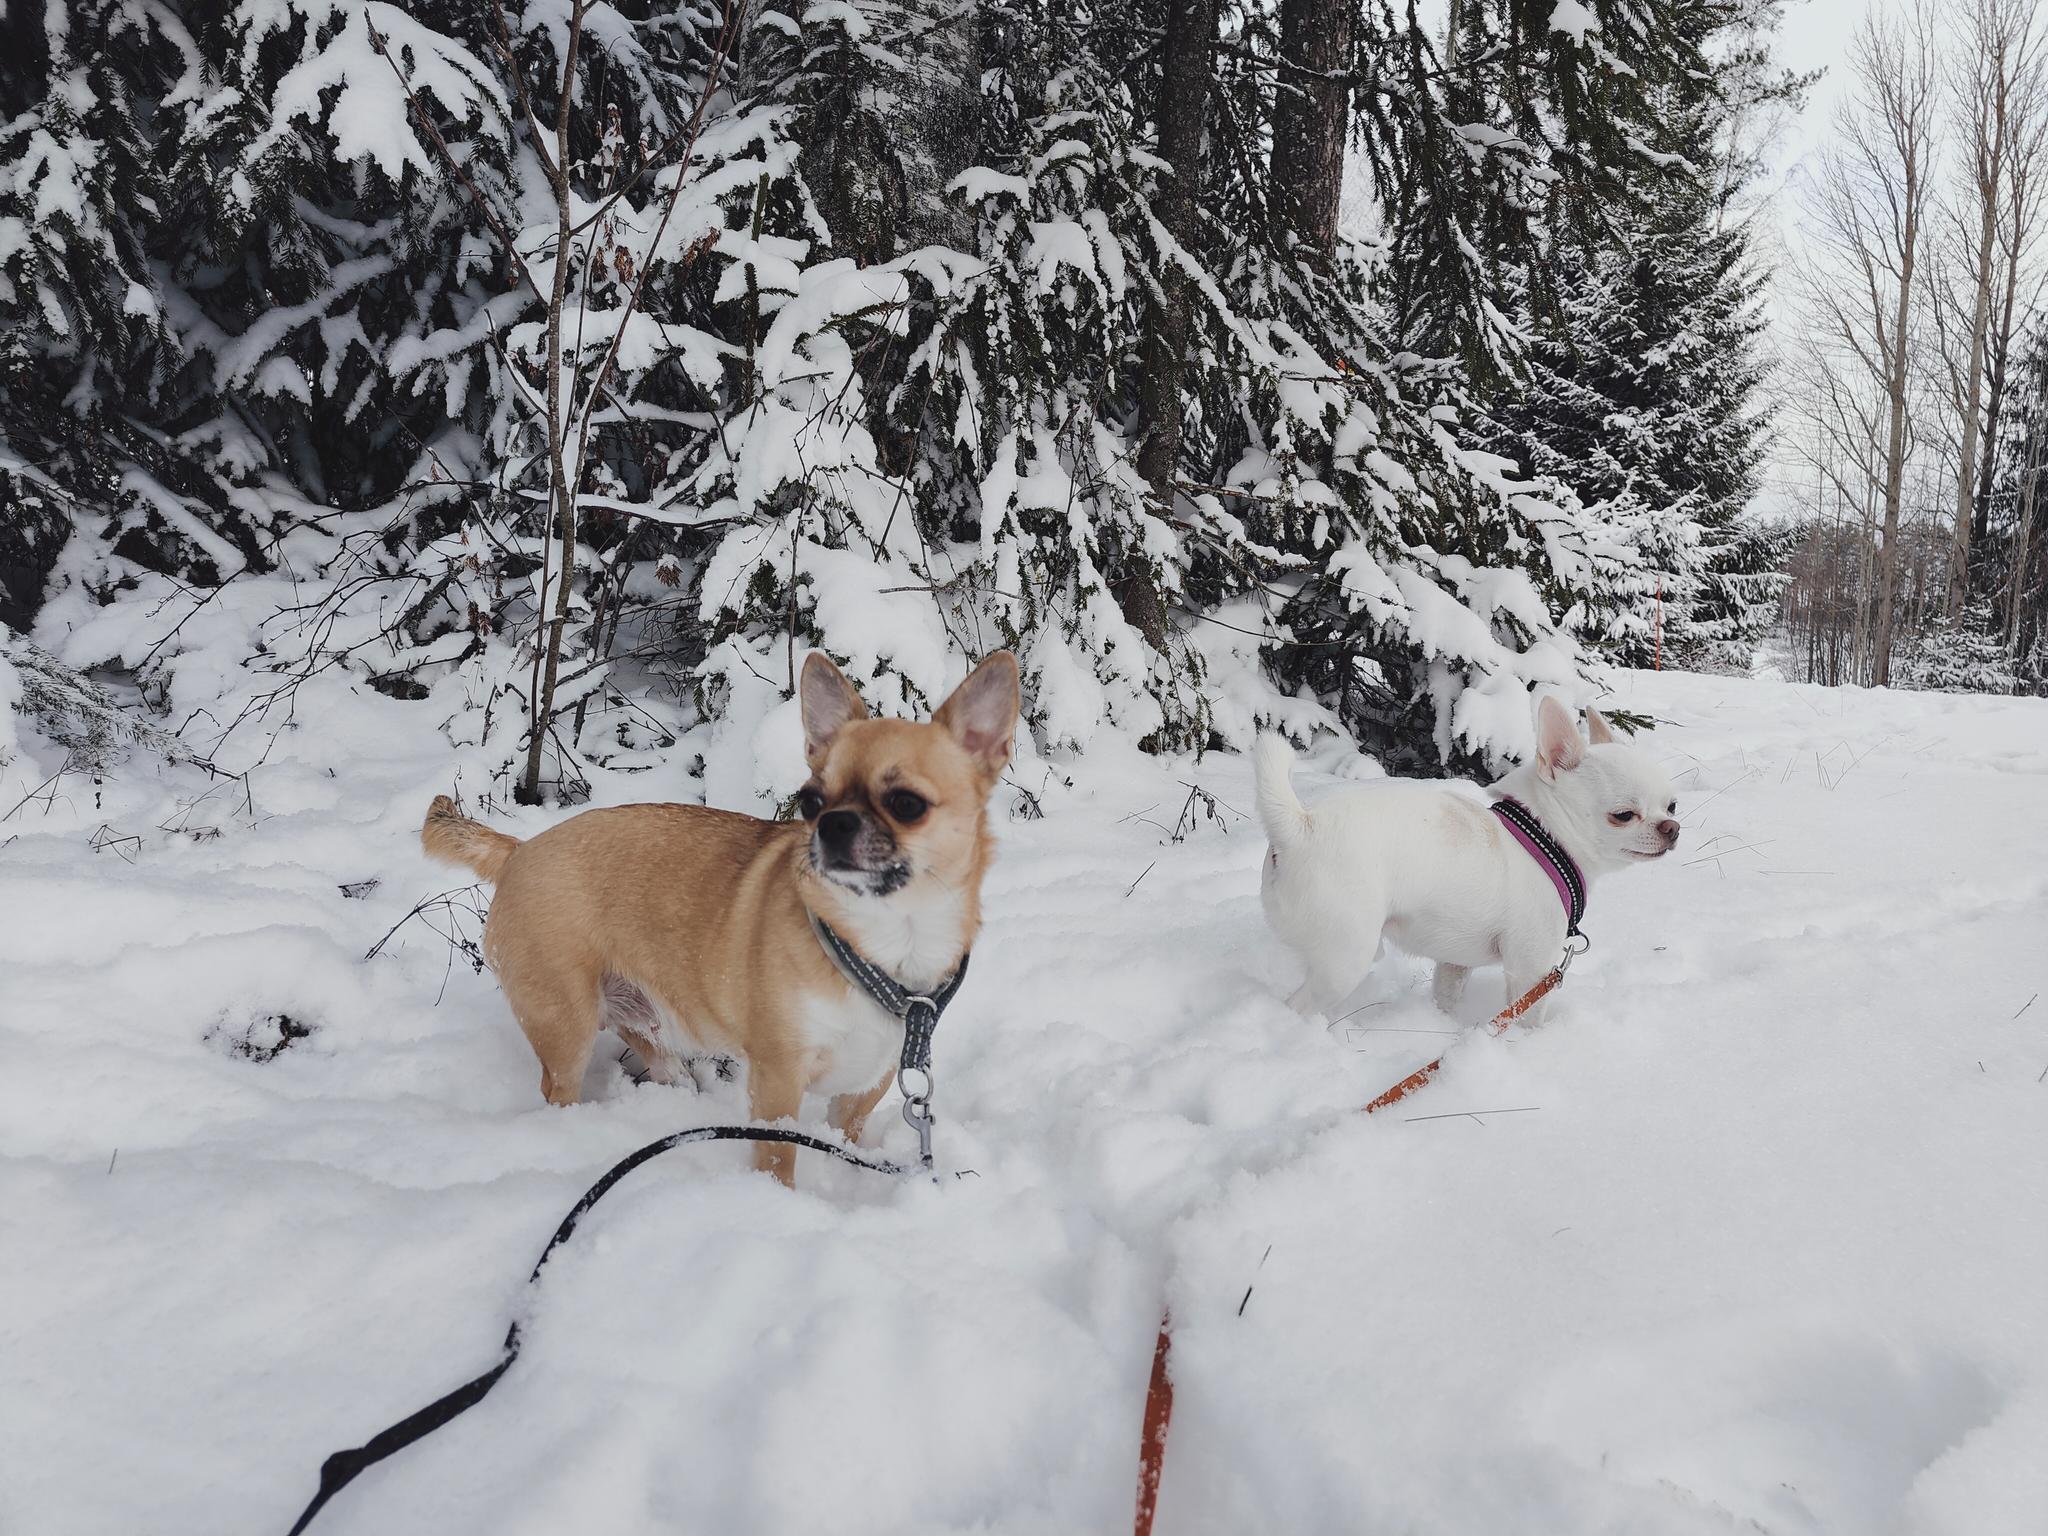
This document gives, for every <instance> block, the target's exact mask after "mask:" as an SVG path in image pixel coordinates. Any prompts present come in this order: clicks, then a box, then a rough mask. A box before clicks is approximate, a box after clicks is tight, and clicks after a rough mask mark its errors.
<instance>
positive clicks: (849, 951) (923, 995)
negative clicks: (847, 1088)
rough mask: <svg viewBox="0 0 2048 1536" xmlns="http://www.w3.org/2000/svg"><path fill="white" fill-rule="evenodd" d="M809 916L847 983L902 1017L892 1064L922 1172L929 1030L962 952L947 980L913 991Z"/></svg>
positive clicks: (927, 1132)
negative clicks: (898, 1046)
mask: <svg viewBox="0 0 2048 1536" xmlns="http://www.w3.org/2000/svg"><path fill="white" fill-rule="evenodd" d="M806 912H807V913H808V915H809V917H810V919H811V932H813V933H815V934H816V935H817V936H818V947H819V948H820V949H822V950H824V951H825V958H826V959H828V960H830V961H831V962H832V964H833V966H834V967H835V968H836V969H837V970H838V972H839V974H840V975H842V976H844V977H845V978H846V979H847V980H848V981H849V982H851V983H852V984H853V985H854V987H855V988H857V989H858V990H859V991H860V992H861V993H863V994H864V995H865V996H866V997H867V999H868V1001H870V1002H872V1003H873V1004H874V1005H875V1006H876V1007H877V1008H879V1009H881V1010H882V1012H884V1013H886V1014H890V1015H892V1016H893V1017H895V1018H898V1019H901V1020H902V1021H903V1055H902V1057H901V1059H900V1060H899V1061H898V1063H897V1066H896V1086H897V1088H898V1089H899V1090H901V1092H902V1094H903V1120H904V1123H905V1124H906V1125H908V1126H909V1127H910V1128H911V1130H913V1131H915V1132H916V1133H917V1151H918V1162H919V1163H920V1164H921V1165H922V1166H923V1168H924V1170H925V1172H927V1173H929V1172H931V1167H932V1034H933V1032H934V1031H935V1030H937V1029H938V1027H939V1015H940V1014H942V1013H944V1012H945V1011H946V1005H947V1004H948V1003H950V1002H952V1001H953V997H954V995H955V994H956V993H958V992H959V990H960V983H962V982H963V981H965V980H966V979H967V960H968V956H967V955H965V954H963V955H961V956H960V965H959V968H958V969H957V970H955V971H954V972H953V974H952V975H951V976H950V977H949V978H947V980H946V981H945V982H944V984H942V985H941V986H940V987H938V988H937V989H936V990H935V991H932V992H913V991H911V990H910V988H908V987H906V986H904V985H903V983H902V982H900V981H898V980H897V979H896V978H895V977H894V976H891V975H890V974H889V973H888V972H887V971H885V970H883V969H882V968H881V967H880V966H878V965H876V964H875V963H874V962H873V961H871V960H869V959H868V958H867V957H866V956H864V955H862V954H861V952H860V951H859V950H857V949H855V948H854V947H853V946H852V945H851V944H849V943H847V942H846V940H844V939H842V938H841V937H840V936H839V935H838V934H837V933H835V932H833V931H832V926H831V924H829V923H827V922H826V921H825V920H824V919H823V918H822V917H820V916H818V914H817V913H815V912H810V911H809V909H808V908H807V909H806ZM913 1072H915V1073H916V1074H917V1075H918V1076H919V1077H920V1078H922V1079H923V1081H922V1082H921V1083H913V1082H912V1081H911V1077H910V1074H911V1073H913Z"/></svg>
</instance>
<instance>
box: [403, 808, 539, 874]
mask: <svg viewBox="0 0 2048 1536" xmlns="http://www.w3.org/2000/svg"><path fill="white" fill-rule="evenodd" d="M420 846H421V847H422V848H424V849H426V850H427V852H428V853H429V854H430V855H432V856H433V857H434V858H437V859H442V860H445V861H446V862H447V863H450V864H467V865H468V866H469V867H470V868H471V869H473V870H475V871H476V872H477V873H478V874H479V875H481V876H482V877H483V878H484V879H486V880H488V881H490V882H491V883H492V884H493V885H495V884H496V883H497V880H498V876H499V875H501V874H503V873H504V871H505V861H506V860H507V859H509V858H511V857H512V850H513V849H514V848H517V847H518V846H519V839H518V838H516V837H511V836H508V835H507V834H505V833H503V832H494V831H492V830H491V829H490V828H489V827H487V826H485V825H484V824H483V823H482V822H480V821H471V820H470V819H469V818H468V817H467V816H465V815H463V814H462V812H460V811H458V810H457V809H456V808H455V802H454V801H453V800H450V799H449V798H448V797H447V796H446V795H436V796H434V803H433V804H432V805H430V806H428V807H427V819H426V821H425V822H424V823H423V824H422V825H421V827H420Z"/></svg>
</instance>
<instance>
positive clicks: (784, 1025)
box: [420, 651, 1017, 1184]
mask: <svg viewBox="0 0 2048 1536" xmlns="http://www.w3.org/2000/svg"><path fill="white" fill-rule="evenodd" d="M802 697H803V702H804V713H805V719H806V731H807V746H808V750H809V756H810V759H811V766H812V770H813V777H812V780H811V785H810V786H809V787H810V788H812V789H814V790H816V791H817V792H818V793H819V794H821V795H822V797H823V805H824V809H825V811H826V812H827V813H830V812H832V811H835V810H840V811H852V812H856V813H858V814H860V815H861V816H862V817H864V818H870V819H872V820H873V821H874V822H875V823H876V824H877V825H881V826H885V827H886V828H887V830H888V832H889V834H890V835H891V836H892V837H893V841H894V845H895V848H896V850H897V851H898V852H899V853H900V855H901V856H902V858H903V860H904V861H905V862H906V863H907V864H908V866H909V868H910V871H911V873H910V876H909V878H908V881H907V883H905V884H904V885H903V886H902V888H901V889H899V890H896V891H895V892H894V893H893V894H890V895H873V894H867V893H865V892H855V891H852V890H849V889H848V888H847V887H846V886H845V885H843V884H841V883H839V882H838V881H837V880H834V879H831V878H828V877H827V876H826V875H825V874H823V873H821V872H820V870H819V869H818V868H817V867H816V864H815V861H814V858H813V829H812V826H811V824H809V823H807V822H796V821H792V822H774V821H762V820H759V819H758V818H756V817H752V816H743V815H739V814H737V813H735V812H731V811H715V810H710V809H707V808H705V807H702V806H693V805H628V806H619V807H617V808H614V809H607V810H593V811H585V812H583V813H582V814H580V815H577V816H572V817H571V818H569V819H568V820H567V821H565V822H562V823H561V824H559V825H557V826H554V827H551V828H549V829H548V830H547V831H545V832H542V833H541V834H540V835H539V836H537V837H534V838H532V839H531V840H529V841H527V842H520V841H519V840H518V839H516V838H511V837H507V836H506V835H505V834H503V833H501V832H496V831H493V830H491V829H490V828H488V827H485V826H483V825H482V824H481V823H478V822H475V821H472V820H469V819H468V818H466V817H464V816H461V815H460V814H459V813H458V812H457V811H456V810H455V807H454V805H453V803H452V802H450V801H449V800H448V799H447V798H446V797H445V796H444V797H442V798H440V799H437V800H435V802H434V804H433V808H432V809H431V810H430V811H429V812H428V814H427V820H426V824H425V826H423V827H422V828H421V831H420V840H421V842H422V844H423V845H424V846H425V847H426V850H427V852H429V853H430V854H433V855H434V856H436V857H438V858H443V859H449V860H452V861H454V862H457V863H463V864H467V865H469V867H470V868H472V869H474V870H475V871H476V872H477V873H478V874H479V875H481V876H482V877H483V878H485V879H486V880H491V881H494V882H495V883H496V885H497V894H496V896H495V898H494V900H493V901H492V903H491V913H490V918H489V920H488V921H487V923H486V924H485V928H484V956H485V958H486V959H487V960H488V961H489V962H490V966H491V969H492V970H493V971H494V972H495V973H496V974H497V977H498V981H499V984H500V985H501V986H502V987H503V988H504V991H505V996H506V999H507V1001H508V1002H509V1003H510V1004H511V1006H512V1012H513V1015H514V1017H515V1018H517V1020H518V1021H519V1026H520V1028H521V1029H522V1030H523V1031H524V1032H525V1034H526V1038H527V1040H528V1042H529V1043H530V1044H531V1045H532V1046H533V1051H534V1055H535V1056H536V1057H538V1058H539V1061H540V1072H541V1092H542V1093H543V1094H544V1095H545V1096H546V1098H547V1099H548V1102H550V1103H553V1104H572V1103H574V1102H576V1099H577V1097H578V1095H579V1094H580V1092H581V1089H582V1081H583V1072H584V1068H585V1066H586V1065H587V1064H588V1062H589V1060H590V1054H591V1049H592V1046H593V1044H594V1043H595V1040H596V1037H597V1034H598V1031H599V1030H600V1028H602V1027H603V1026H604V1025H605V1024H606V1023H608V1022H609V1023H611V1024H612V1025H613V1026H614V1027H615V1028H616V1029H617V1030H618V1032H619V1033H620V1034H621V1036H622V1037H623V1038H624V1039H626V1040H627V1042H628V1043H629V1044H631V1045H632V1046H633V1047H634V1048H635V1050H636V1051H638V1052H639V1053H640V1054H641V1056H642V1058H643V1059H645V1060H646V1061H647V1062H648V1065H649V1067H650V1069H651V1070H652V1071H653V1072H654V1073H655V1075H656V1076H657V1077H659V1078H661V1079H662V1080H663V1081H667V1080H669V1079H670V1078H671V1077H673V1075H674V1067H675V1063H674V1061H673V1059H672V1058H671V1057H670V1055H669V1053H668V1051H667V1050H666V1049H665V1048H664V1046H663V1044H662V1042H661V1040H660V1038H659V1036H660V1034H661V1030H660V1016H662V1015H665V1016H666V1018H667V1019H668V1020H670V1021H672V1022H673V1023H674V1024H675V1026H676V1027H677V1028H679V1029H680V1030H682V1031H684V1032H685V1033H686V1034H687V1035H688V1037H689V1038H690V1039H691V1040H693V1041H694V1042H695V1043H696V1044H697V1045H698V1046H700V1047H701V1048H703V1049H704V1050H707V1051H712V1052H721V1053H727V1054H731V1055H734V1056H737V1057H740V1058H743V1059H744V1060H745V1062H746V1064H747V1084H748V1094H749V1100H750V1113H751V1115H752V1117H753V1118H754V1119H755V1120H782V1119H793V1118H795V1117H796V1116H797V1115H798V1113H799V1111H800V1109H801V1107H802V1101H803V1097H804V1094H805V1093H806V1092H807V1091H810V1090H811V1089H813V1088H814V1087H816V1086H817V1085H819V1084H821V1083H823V1082H825V1081H827V1080H828V1079H832V1078H834V1076H835V1062H834V1060H833V1052H834V1050H835V1049H841V1050H845V1051H846V1052H847V1053H848V1061H849V1062H854V1063H856V1064H858V1063H860V1062H863V1061H865V1060H866V1055H871V1054H872V1050H873V1045H874V1036H873V1034H872V1031H873V1030H874V1029H877V1028H881V1027H883V1026H884V1025H885V1024H886V1023H887V1021H886V1016H885V1015H883V1014H882V1013H881V1011H880V1010H879V1009H874V1008H873V1005H872V1004H869V1003H867V1002H866V1001H865V999H856V995H855V994H854V992H853V989H852V988H851V987H849V985H848V984H847V982H846V981H845V980H844V979H843V978H842V977H841V976H840V974H839V972H838V971H837V970H836V969H834V968H833V965H832V963H831V961H830V960H828V959H827V958H826V956H825V953H824V951H823V950H822V949H820V948H819V946H818V941H817V937H816V935H815V934H814V933H813V932H812V930H811V925H810V917H809V913H811V912H816V913H817V914H818V916H819V917H821V918H823V919H824V921H825V922H827V923H829V924H831V926H832V927H833V928H834V929H835V930H837V931H838V932H839V933H840V934H842V935H843V936H845V937H846V938H847V939H848V940H849V941H850V942H851V943H852V944H853V945H854V946H855V948H857V949H858V950H859V951H860V952H861V953H862V954H863V955H864V956H866V957H867V958H868V959H869V960H871V961H873V962H874V963H875V964H877V965H880V966H882V967H883V968H884V969H886V970H889V971H890V972H891V973H892V974H894V975H895V976H896V977H897V979H898V980H900V981H902V982H903V983H904V984H906V985H908V986H912V987H918V986H928V985H932V984H934V983H936V982H938V981H940V980H942V979H943V978H944V977H946V976H948V975H950V974H952V972H953V971H954V970H955V969H956V968H957V967H958V965H959V962H960V956H961V955H962V954H963V953H965V951H966V950H967V949H968V948H969V947H970V946H971V945H972V944H973V941H974V936H975V934H976V932H977V931H978V930H979V928H980V926H981V881H982V876H983V874H984V873H985V871H986V870H987V868H988V864H989V859H990V857H991V853H992V848H991V844H990V840H989V835H988V828H987V820H986V805H987V801H988V796H989V794H990V792H991V791H992V790H993V789H994V787H995V783H996V779H997V777H998V776H999V775H1000V773H1001V771H1002V767H1003V764H1004V762H1006V761H1007V759H1008V756H1009V748H1010V739H1011V733H1012V732H1013V731H1014V729H1015V725H1016V715H1017V710H1016V703H1017V665H1016V661H1015V659H1014V658H1013V657H1012V656H1010V654H1009V653H1008V652H1006V651H1005V652H998V653H997V654H996V655H994V656H991V657H989V658H988V660H986V661H985V662H983V663H982V665H981V667H980V668H978V669H977V670H976V672H975V673H974V675H973V676H971V677H970V678H969V679H968V681H967V682H965V683H963V684H962V685H961V686H960V688H959V689H958V690H957V691H956V692H955V693H954V695H953V697H952V698H951V699H949V700H948V701H947V702H946V704H944V705H942V706H941V707H940V710H939V712H938V713H937V715H935V716H934V719H933V722H932V723H931V724H928V725H917V724H912V723H910V722H908V721H901V720H871V719H868V718H866V711H865V708H864V706H862V705H861V704H860V702H859V699H858V696H857V695H855V694H854V693H853V690H852V686H851V685H850V684H849V683H847V682H846V680H845V678H844V677H843V676H842V675H841V674H840V673H839V670H838V668H836V667H834V666H832V664H831V662H830V661H828V660H826V659H825V658H824V657H823V656H821V655H813V656H812V657H811V658H810V659H809V661H808V662H807V663H806V665H805V669H804V688H803V690H802ZM949 711H951V712H952V713H951V714H949ZM905 789H907V790H910V791H912V792H914V793H916V794H919V795H922V796H923V797H925V799H926V800H928V801H929V803H930V809H929V810H928V811H927V812H926V813H925V814H924V815H923V816H922V817H921V818H919V819H918V820H917V821H916V822H915V824H912V825H901V826H899V825H897V824H896V823H895V822H894V820H893V819H889V820H885V819H884V818H885V812H884V804H885V802H886V801H887V798H888V796H889V795H890V793H891V792H892V791H893V790H905ZM863 824H864V825H865V824H866V822H864V823H863ZM641 998H644V999H645V1000H650V1001H651V1003H652V1004H653V1007H652V1008H651V1009H649V1008H646V1007H645V1006H644V1005H643V1004H642V1003H641V1002H640V1001H639V999H641ZM849 1007H850V1008H851V1012H850V1013H847V1014H844V1015H842V1014H840V1013H837V1012H835V1011H834V1010H845V1009H848V1008H849ZM861 1009H868V1010H870V1011H871V1016H869V1015H862V1014H861V1013H860V1010H861ZM842 1017H850V1018H853V1019H854V1020H856V1021H857V1022H858V1023H859V1024H860V1026H861V1028H862V1029H863V1030H864V1031H867V1032H866V1033H862V1034H860V1035H858V1036H854V1035H850V1034H844V1032H842V1035H843V1038H841V1039H840V1040H839V1041H838V1042H837V1043H836V1044H835V1041H834V1039H833V1037H832V1036H831V1035H830V1033H829V1031H825V1030H823V1029H822V1028H821V1026H820V1025H819V1024H818V1020H819V1019H820V1018H826V1019H839V1018H842ZM889 1027H891V1028H892V1029H893V1034H892V1036H891V1038H893V1039H894V1040H896V1041H898V1042H900V1040H901V1027H900V1025H892V1026H889ZM856 1046H859V1047H862V1048H863V1050H864V1051H865V1052H866V1055H863V1054H858V1053H856V1049H855V1047H856ZM836 1065H837V1068H838V1071H839V1073H842V1074H843V1073H844V1072H845V1071H846V1070H848V1067H847V1063H846V1062H841V1063H837V1064H836ZM861 1070H863V1071H864V1070H865V1068H864V1067H863V1068H861ZM893 1076H894V1060H893V1056H891V1057H890V1059H889V1061H888V1064H887V1069H886V1070H884V1071H882V1072H881V1073H880V1075H879V1076H878V1077H877V1078H876V1079H875V1080H874V1081H873V1082H872V1083H868V1082H866V1081H865V1080H863V1082H862V1083H861V1084H860V1085H859V1086H857V1087H853V1088H851V1089H843V1090H842V1091H837V1092H835V1093H834V1094H833V1096H832V1098H831V1103H830V1110H829V1115H830V1120H831V1123H832V1124H833V1125H834V1126H835V1127H836V1128H837V1129H839V1130H840V1131H841V1132H842V1133H843V1134H844V1135H845V1136H846V1137H847V1139H848V1140H858V1139H859V1136H860V1133H861V1129H862V1126H863V1125H864V1124H865V1122H866V1120H867V1116H868V1114H869V1112H870V1111H872V1110H873V1108H874V1106H875V1105H876V1104H877V1103H878V1102H879V1101H880V1099H881V1097H882V1095H883V1094H884V1093H885V1092H887V1090H888V1087H889V1084H890V1082H891V1080H892V1079H893ZM755 1161H756V1166H758V1167H761V1168H764V1169H766V1170H768V1171H769V1172H771V1173H773V1174H774V1175H775V1176H776V1177H777V1178H778V1179H780V1180H781V1181H782V1182H783V1183H784V1184H789V1183H791V1182H792V1176H793V1172H794V1166H795V1149H794V1148H791V1147H786V1146H783V1147H773V1146H769V1145H766V1144H759V1145H757V1147H756V1152H755Z"/></svg>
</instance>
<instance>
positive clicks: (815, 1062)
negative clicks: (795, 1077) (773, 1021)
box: [803, 992, 903, 1096]
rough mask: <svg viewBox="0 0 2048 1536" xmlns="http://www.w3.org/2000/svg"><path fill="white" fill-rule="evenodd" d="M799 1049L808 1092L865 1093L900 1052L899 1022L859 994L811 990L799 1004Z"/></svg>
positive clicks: (901, 1050) (824, 1094) (885, 1071)
mask: <svg viewBox="0 0 2048 1536" xmlns="http://www.w3.org/2000/svg"><path fill="white" fill-rule="evenodd" d="M803 1032H804V1052H805V1059H806V1065H807V1067H808V1072H807V1074H806V1075H807V1076H808V1078H809V1080H810V1081H809V1087H808V1089H807V1090H806V1091H807V1092H810V1093H815V1094H819V1095H822V1096H830V1095H832V1094H837V1093H865V1092H867V1090H868V1089H870V1088H872V1087H874V1086H875V1084H876V1083H878V1082H880V1081H881V1080H882V1077H883V1075H884V1074H885V1073H888V1072H890V1071H892V1070H893V1069H894V1068H895V1066H896V1063H897V1061H898V1059H899V1058H900V1057H901V1056H902V1054H903V1021H902V1020H901V1019H898V1018H896V1017H894V1016H893V1015H891V1014H887V1013H884V1012H883V1011H882V1010H881V1009H879V1008H877V1007H876V1006H875V1005H874V1004H873V1003H872V1002H870V1001H869V1000H868V998H867V996H866V994H864V993H859V992H852V993H848V994H847V995H846V996H844V997H842V998H836V999H835V998H831V997H828V996H826V995H824V994H822V993H820V994H814V995H813V996H812V997H811V998H810V999H809V1000H808V1001H807V1002H806V1003H805V1005H804V1015H803Z"/></svg>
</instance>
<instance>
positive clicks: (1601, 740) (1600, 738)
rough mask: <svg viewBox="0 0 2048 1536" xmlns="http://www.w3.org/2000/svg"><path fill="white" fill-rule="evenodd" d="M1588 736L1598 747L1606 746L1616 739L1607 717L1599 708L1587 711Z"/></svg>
mask: <svg viewBox="0 0 2048 1536" xmlns="http://www.w3.org/2000/svg"><path fill="white" fill-rule="evenodd" d="M1586 736H1587V738H1588V739H1589V740H1590V741H1591V742H1592V743H1593V745H1594V746H1596V747H1604V746H1607V745H1609V744H1610V743H1611V742H1612V741H1613V740H1614V732H1613V731H1612V730H1610V729H1609V728H1608V725H1607V719H1606V717H1605V716H1604V715H1602V714H1601V713H1600V711H1599V710H1597V709H1589V710H1587V711H1586Z"/></svg>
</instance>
